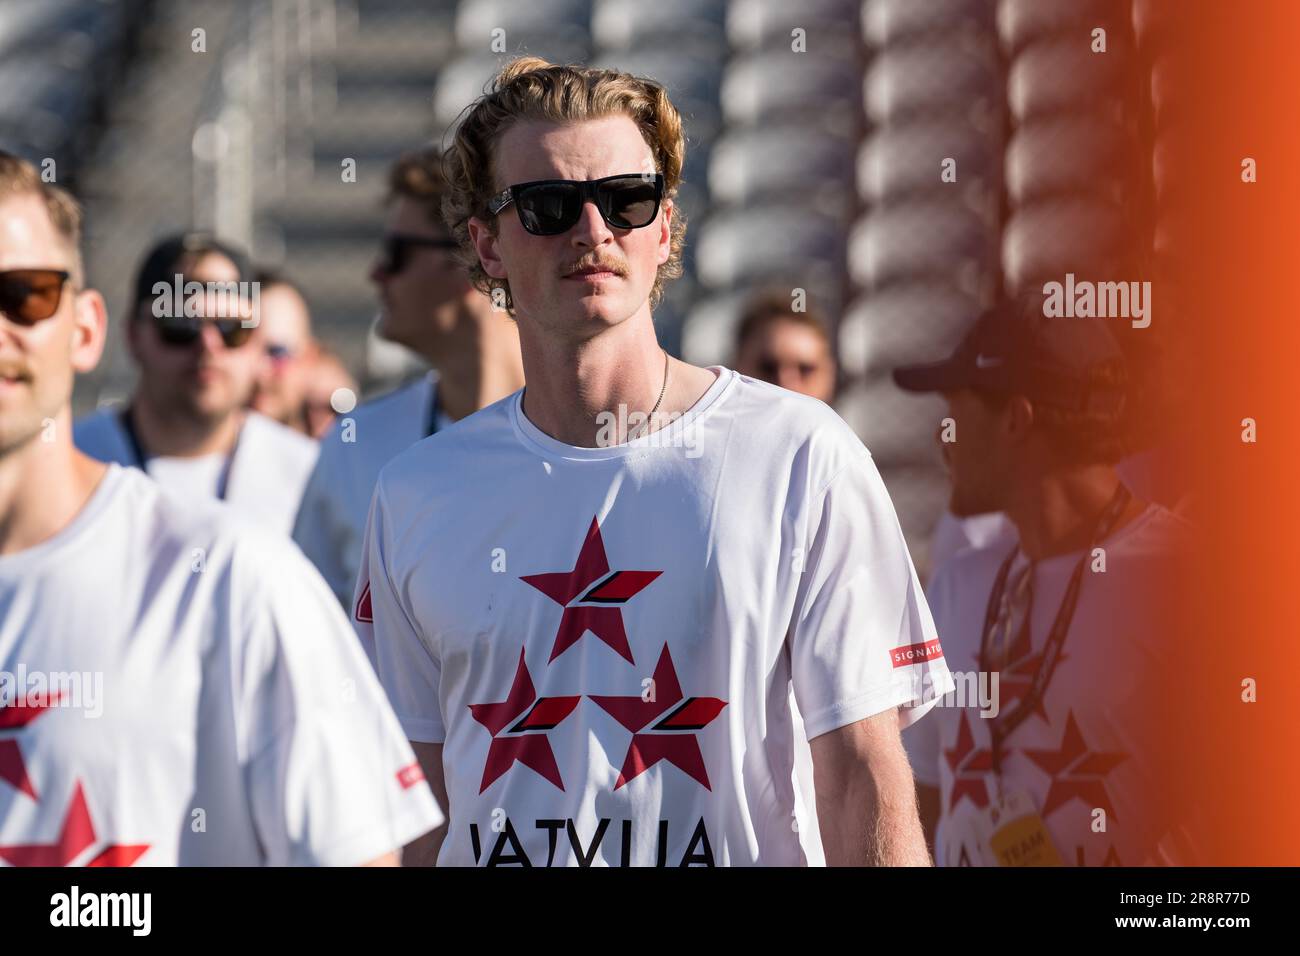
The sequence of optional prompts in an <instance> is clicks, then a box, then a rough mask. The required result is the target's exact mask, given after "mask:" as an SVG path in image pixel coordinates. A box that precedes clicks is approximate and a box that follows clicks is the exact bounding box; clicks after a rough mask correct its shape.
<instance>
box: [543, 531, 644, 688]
mask: <svg viewBox="0 0 1300 956" xmlns="http://www.w3.org/2000/svg"><path fill="white" fill-rule="evenodd" d="M661 574H663V572H662V571H615V572H614V573H613V574H610V572H609V560H608V559H607V558H606V557H605V542H604V541H603V540H601V537H600V524H599V522H598V521H597V519H596V518H592V519H591V527H590V528H588V529H587V537H586V539H585V540H584V541H583V542H582V549H581V550H580V551H579V552H578V560H577V561H576V562H575V563H574V565H573V570H572V571H548V572H545V573H542V574H525V575H523V576H522V577H521V578H520V579H519V580H521V581H525V582H527V583H528V584H531V585H532V586H533V587H535V588H537V590H539V591H541V592H542V593H543V594H545V595H546V596H547V597H548V598H550V599H551V600H552V601H554V602H555V603H556V604H560V605H562V606H563V607H564V614H563V615H562V616H561V617H560V629H559V631H557V632H556V635H555V646H554V647H552V648H551V657H550V660H548V661H547V663H548V664H549V663H550V662H551V661H553V660H555V659H556V658H557V657H559V656H560V655H561V654H563V653H564V652H565V651H566V650H568V649H569V648H570V647H572V646H573V645H574V644H576V643H577V642H578V639H579V638H581V637H582V635H583V634H585V633H586V632H587V631H591V633H592V634H595V635H596V637H598V638H600V639H601V640H602V641H604V642H605V643H606V644H608V645H609V646H610V647H612V648H613V649H614V650H615V651H617V652H618V654H619V656H620V657H622V658H623V659H624V660H625V661H627V662H628V663H629V664H633V663H635V661H633V660H632V648H631V647H629V646H628V643H627V632H626V631H625V630H624V629H623V612H622V610H621V609H620V608H619V607H591V606H590V605H592V604H596V605H600V604H613V605H622V604H626V603H627V602H628V600H629V599H630V598H632V597H633V596H635V595H636V594H638V593H639V592H640V591H641V590H642V589H643V588H644V587H646V585H648V584H649V583H650V582H651V581H653V580H654V579H655V578H657V577H659V575H661Z"/></svg>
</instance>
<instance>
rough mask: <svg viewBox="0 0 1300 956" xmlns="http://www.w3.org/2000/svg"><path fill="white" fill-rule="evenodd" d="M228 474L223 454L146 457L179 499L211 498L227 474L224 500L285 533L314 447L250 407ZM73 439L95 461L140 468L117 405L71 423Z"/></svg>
mask: <svg viewBox="0 0 1300 956" xmlns="http://www.w3.org/2000/svg"><path fill="white" fill-rule="evenodd" d="M246 414H247V418H246V420H245V422H244V427H243V428H242V429H241V430H240V434H239V443H238V445H236V447H235V456H234V461H233V463H231V464H230V466H229V470H228V472H227V464H226V462H227V456H225V455H205V456H202V457H197V458H161V457H154V458H150V459H149V460H148V462H147V463H146V464H145V471H147V472H148V474H149V477H151V478H153V479H154V480H155V481H157V482H158V483H159V484H160V485H162V486H163V487H164V488H167V489H169V490H171V491H172V492H173V493H174V494H176V495H178V496H180V497H181V498H183V499H184V500H188V501H198V500H203V499H206V498H215V497H216V496H217V491H218V489H219V488H220V485H221V479H222V476H223V474H224V475H225V476H226V483H227V484H226V497H225V500H226V502H227V504H229V505H230V509H231V511H232V512H233V514H234V515H235V516H236V517H238V518H240V519H241V520H246V521H247V522H248V523H249V524H252V525H255V526H257V527H261V528H270V529H273V530H275V531H278V532H281V533H283V534H288V533H289V532H290V530H291V529H292V528H293V518H294V515H295V514H297V512H298V503H299V501H301V499H302V491H303V488H304V487H306V484H307V478H308V476H309V475H310V474H311V470H312V466H313V465H315V464H316V455H317V453H318V446H317V444H316V442H315V441H313V440H312V439H310V438H308V437H307V436H305V435H300V434H299V433H298V432H296V431H294V430H293V429H292V428H288V427H286V426H284V425H281V424H280V423H279V422H277V421H275V420H274V419H271V418H268V417H266V416H265V415H261V414H258V413H257V412H254V411H252V410H249V411H248V412H247V413H246ZM72 437H73V441H74V442H75V443H76V445H77V447H78V448H79V449H81V451H82V452H83V453H84V454H87V455H89V456H90V457H92V458H98V459H99V460H100V461H108V462H116V463H117V464H119V465H127V466H133V467H139V463H138V462H137V461H136V456H135V452H134V451H133V450H132V448H131V441H130V439H129V438H128V437H127V433H126V429H125V428H123V427H122V410H121V409H120V408H101V409H100V410H99V411H96V412H93V413H92V414H90V415H87V416H85V417H84V418H81V419H78V421H77V422H76V424H75V425H74V426H73V431H72Z"/></svg>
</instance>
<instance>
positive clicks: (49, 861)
mask: <svg viewBox="0 0 1300 956" xmlns="http://www.w3.org/2000/svg"><path fill="white" fill-rule="evenodd" d="M94 842H95V826H94V824H93V823H92V822H91V819H90V807H89V805H88V804H87V803H86V794H85V792H84V791H83V790H82V788H81V782H80V781H78V782H77V785H76V788H75V789H74V790H73V792H72V800H71V801H70V802H69V804H68V812H67V815H66V816H64V818H63V828H62V829H61V830H60V831H59V838H58V839H57V840H56V841H55V842H54V843H44V844H42V843H29V844H25V845H22V846H0V860H4V861H5V862H6V863H8V864H10V865H11V866H68V865H69V864H71V863H72V861H73V860H75V859H76V858H77V857H79V856H80V855H81V854H82V853H83V852H85V851H86V850H87V849H88V848H89V847H91V846H92V845H93V844H94ZM147 849H149V845H148V844H144V845H137V846H123V845H120V844H114V845H112V846H109V847H106V848H105V849H104V850H102V851H101V852H100V853H99V854H98V855H96V857H95V858H94V859H93V860H91V861H90V863H88V864H87V865H88V866H130V865H131V864H132V863H134V862H135V861H136V860H138V859H139V858H140V857H141V856H142V855H143V854H144V852H145V851H146V850H147Z"/></svg>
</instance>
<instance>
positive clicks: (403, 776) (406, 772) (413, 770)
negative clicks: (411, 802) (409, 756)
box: [397, 762, 424, 790]
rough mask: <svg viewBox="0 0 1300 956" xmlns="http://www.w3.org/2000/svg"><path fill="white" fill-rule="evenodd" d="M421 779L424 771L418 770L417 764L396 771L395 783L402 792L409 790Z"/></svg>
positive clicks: (418, 765)
mask: <svg viewBox="0 0 1300 956" xmlns="http://www.w3.org/2000/svg"><path fill="white" fill-rule="evenodd" d="M423 779H424V771H423V770H422V769H421V768H420V764H419V763H418V762H416V763H413V764H411V765H410V766H409V767H403V768H402V769H401V770H399V771H397V782H398V783H400V784H401V785H402V789H403V790H410V789H411V788H412V787H414V786H415V785H416V784H417V783H419V782H420V781H421V780H423Z"/></svg>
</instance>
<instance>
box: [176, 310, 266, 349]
mask: <svg viewBox="0 0 1300 956" xmlns="http://www.w3.org/2000/svg"><path fill="white" fill-rule="evenodd" d="M154 322H155V323H156V324H157V327H158V338H159V339H160V340H161V341H162V343H163V344H164V345H171V346H175V347H176V348H183V347H185V346H190V345H193V344H194V343H195V342H197V341H198V340H199V339H200V338H201V337H202V335H203V323H204V322H211V323H212V324H213V325H215V326H216V327H217V331H218V332H219V333H220V334H221V341H222V343H223V344H224V345H225V346H226V348H228V349H237V348H239V347H240V346H241V345H243V344H244V343H246V342H247V341H248V340H249V339H250V338H252V336H253V326H246V325H244V323H243V320H242V319H204V318H198V317H191V316H178V317H175V318H167V317H162V318H157V319H154Z"/></svg>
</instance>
